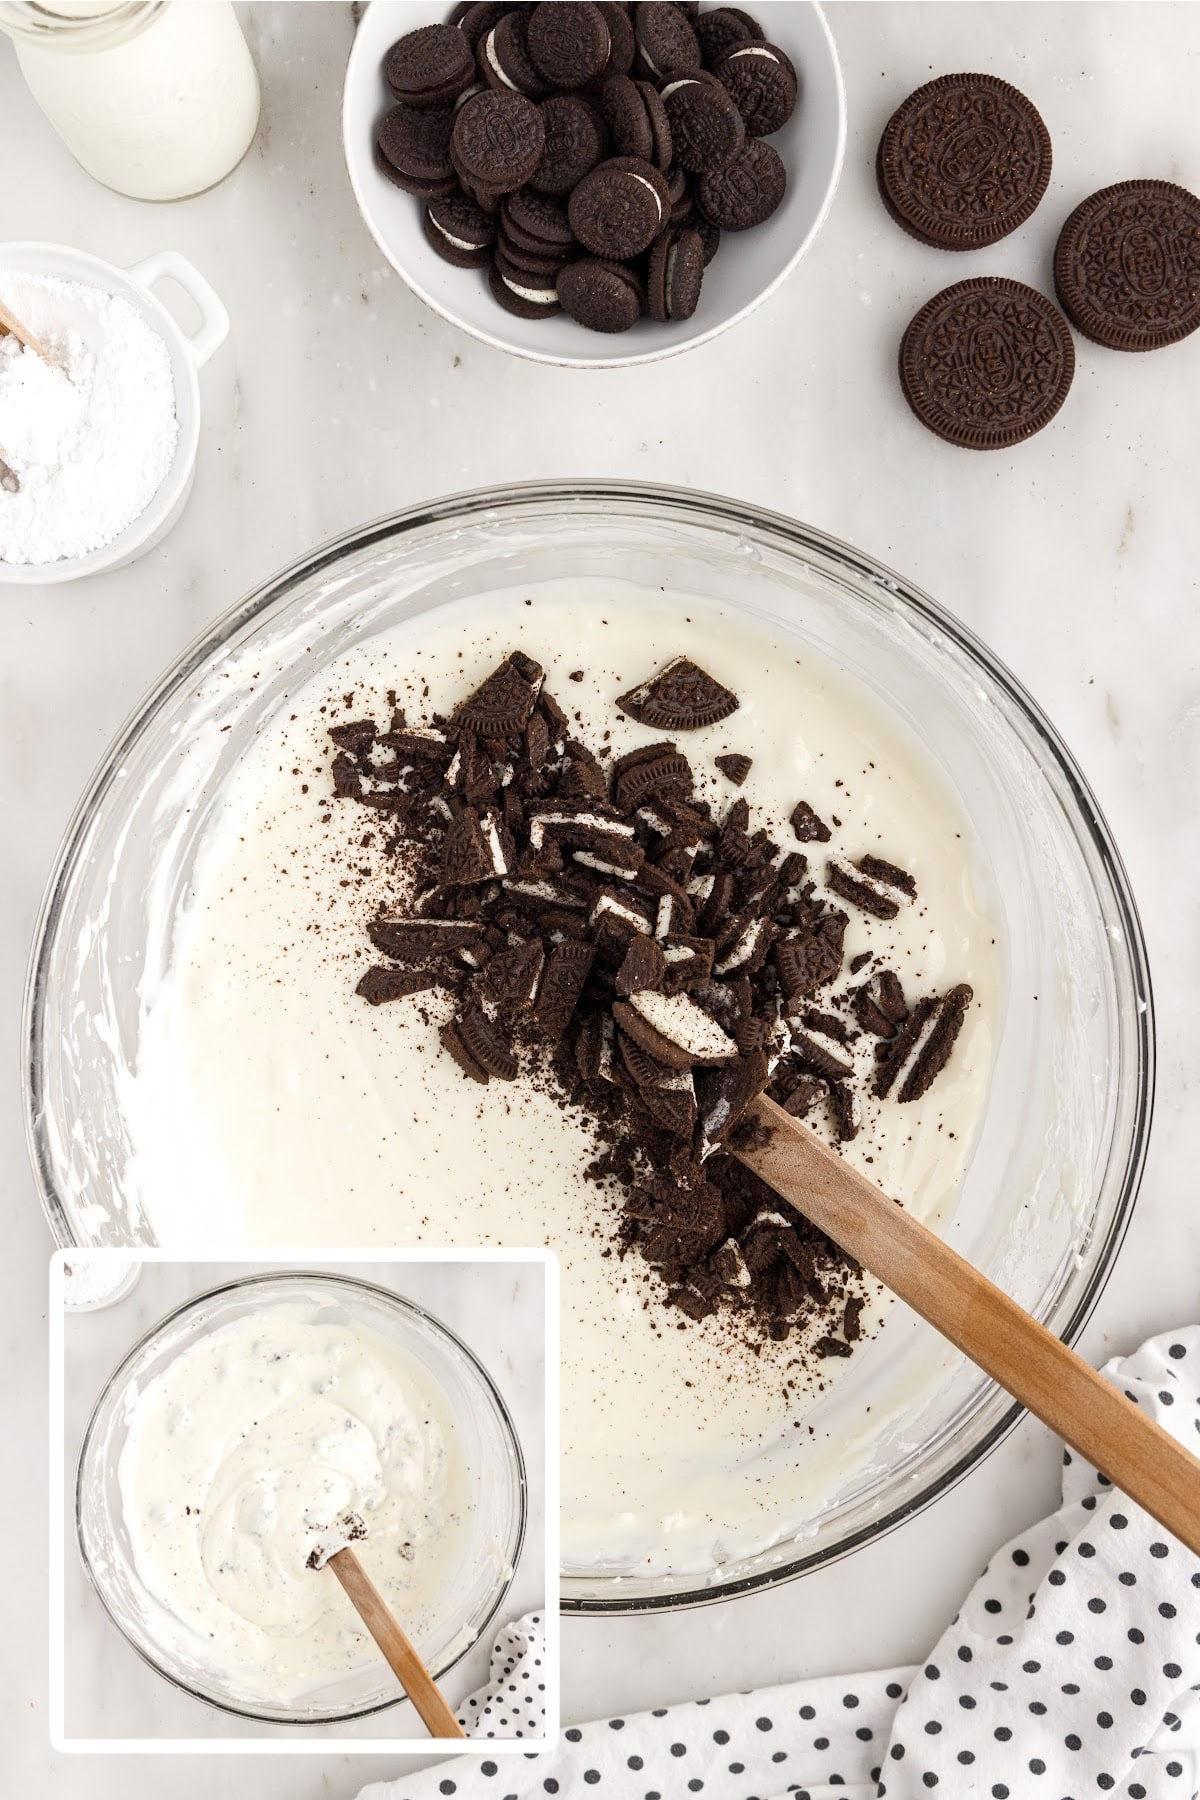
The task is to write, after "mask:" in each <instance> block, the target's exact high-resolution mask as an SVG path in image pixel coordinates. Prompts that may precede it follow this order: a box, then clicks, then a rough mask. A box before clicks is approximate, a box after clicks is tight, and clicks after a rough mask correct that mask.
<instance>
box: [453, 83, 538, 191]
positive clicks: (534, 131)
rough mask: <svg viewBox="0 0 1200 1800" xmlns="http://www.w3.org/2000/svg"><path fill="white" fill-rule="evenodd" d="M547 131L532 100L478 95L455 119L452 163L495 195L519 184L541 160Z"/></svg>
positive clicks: (515, 95) (519, 95)
mask: <svg viewBox="0 0 1200 1800" xmlns="http://www.w3.org/2000/svg"><path fill="white" fill-rule="evenodd" d="M545 148H546V131H545V127H544V126H543V124H542V115H541V113H540V112H539V111H538V109H537V107H536V106H535V105H534V104H533V102H532V100H527V99H525V98H524V96H523V95H521V94H501V93H486V94H477V95H476V96H475V98H474V99H473V100H468V102H467V104H466V105H465V106H464V107H463V108H462V109H461V111H460V112H459V113H458V115H457V117H456V118H455V121H454V131H453V135H452V137H451V152H452V155H453V158H454V166H455V168H456V169H457V170H458V172H459V174H460V175H462V176H464V177H465V178H466V179H467V180H468V181H470V182H472V183H473V184H475V185H476V186H477V187H479V188H483V189H485V190H487V191H489V192H491V193H493V194H506V193H512V192H513V191H514V190H515V189H516V188H519V187H523V186H524V184H525V183H526V182H527V181H528V180H529V177H530V176H531V175H532V174H533V172H534V170H535V169H536V168H537V166H538V164H539V162H540V161H541V159H542V155H543V153H544V151H545Z"/></svg>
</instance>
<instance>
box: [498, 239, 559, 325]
mask: <svg viewBox="0 0 1200 1800" xmlns="http://www.w3.org/2000/svg"><path fill="white" fill-rule="evenodd" d="M488 286H489V287H490V289H491V290H492V299H493V300H495V301H497V302H498V303H499V304H500V305H501V306H502V307H503V308H504V310H505V312H510V313H513V314H514V315H515V317H517V318H518V319H550V318H553V316H554V314H555V313H557V312H561V311H562V307H561V306H560V304H559V299H558V292H557V289H556V287H555V278H554V276H553V275H531V274H529V273H527V272H526V271H525V270H522V269H517V268H514V267H513V265H512V264H509V265H508V266H507V268H506V267H505V266H504V264H503V262H502V259H501V258H500V256H499V255H497V256H496V257H494V258H493V260H492V266H491V268H490V269H489V270H488Z"/></svg>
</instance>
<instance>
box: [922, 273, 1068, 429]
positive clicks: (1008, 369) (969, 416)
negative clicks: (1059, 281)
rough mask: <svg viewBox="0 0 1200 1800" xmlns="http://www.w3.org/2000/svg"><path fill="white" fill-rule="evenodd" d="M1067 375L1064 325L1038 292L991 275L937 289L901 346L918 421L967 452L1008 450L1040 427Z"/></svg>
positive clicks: (1057, 402)
mask: <svg viewBox="0 0 1200 1800" xmlns="http://www.w3.org/2000/svg"><path fill="white" fill-rule="evenodd" d="M1074 373H1075V346H1074V344H1073V342H1072V340H1071V330H1070V327H1069V326H1068V324H1067V321H1066V320H1065V319H1064V318H1063V316H1062V314H1061V313H1060V312H1059V310H1058V308H1057V307H1056V306H1055V305H1054V304H1053V302H1052V301H1050V300H1047V299H1046V297H1045V295H1044V294H1039V293H1038V292H1037V291H1036V289H1034V288H1031V287H1026V286H1025V285H1024V283H1023V282H1020V281H1009V280H1007V279H1005V278H1004V277H1002V276H998V275H982V276H978V277H976V278H975V279H974V280H972V281H959V282H956V283H955V284H954V285H953V286H952V287H948V288H944V289H943V291H942V292H941V293H940V294H935V295H934V297H933V299H932V300H930V301H929V302H928V303H927V304H926V305H925V306H923V307H922V308H921V310H920V312H919V313H918V314H917V315H916V317H915V318H914V319H913V321H912V323H911V324H910V325H909V327H908V330H907V331H906V332H905V333H904V337H903V340H902V342H901V345H900V385H901V387H902V388H903V389H904V397H905V399H906V400H907V401H908V404H909V405H910V406H911V407H912V410H913V411H914V413H916V415H917V417H918V419H920V421H921V423H922V425H925V426H927V427H928V428H929V430H930V431H932V432H935V433H936V434H937V436H938V437H941V438H945V440H946V442H947V443H949V444H957V445H959V446H960V447H961V448H962V449H965V450H1006V449H1009V448H1011V446H1012V445H1014V444H1020V443H1023V442H1024V440H1025V439H1026V438H1029V437H1032V436H1033V434H1034V433H1035V432H1037V431H1040V430H1041V429H1042V427H1043V425H1048V424H1049V423H1050V420H1051V419H1052V418H1053V417H1054V415H1055V413H1056V412H1057V411H1058V409H1059V407H1060V406H1061V405H1062V403H1063V401H1064V400H1065V399H1066V397H1067V394H1068V392H1069V390H1070V386H1071V380H1072V377H1073V375H1074Z"/></svg>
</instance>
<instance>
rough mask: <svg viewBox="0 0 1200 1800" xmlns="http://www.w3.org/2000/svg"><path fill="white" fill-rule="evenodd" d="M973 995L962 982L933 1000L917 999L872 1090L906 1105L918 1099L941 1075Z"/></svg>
mask: <svg viewBox="0 0 1200 1800" xmlns="http://www.w3.org/2000/svg"><path fill="white" fill-rule="evenodd" d="M973 998H974V995H973V994H972V992H971V989H970V988H969V987H968V986H967V984H966V983H965V982H961V983H960V984H959V985H958V986H957V987H953V988H951V989H950V990H949V991H948V992H947V993H945V994H941V995H939V996H938V997H937V998H936V999H925V1000H919V1001H918V1002H917V1004H916V1006H914V1007H913V1010H912V1012H911V1013H910V1014H909V1015H908V1019H907V1022H906V1023H905V1025H904V1027H903V1029H902V1030H901V1031H900V1032H898V1033H897V1035H896V1036H895V1037H894V1038H893V1039H892V1040H891V1042H890V1043H889V1044H888V1046H887V1051H886V1054H885V1055H884V1057H883V1058H882V1059H881V1061H880V1064H879V1069H878V1072H877V1074H876V1077H875V1093H876V1095H877V1096H878V1097H879V1098H881V1099H882V1098H884V1097H886V1096H887V1095H889V1094H891V1093H892V1092H893V1091H894V1093H895V1098H896V1099H897V1100H898V1101H900V1102H901V1104H906V1103H907V1102H909V1101H911V1100H919V1099H920V1098H921V1096H922V1094H925V1093H927V1092H928V1090H929V1087H930V1085H931V1084H932V1082H933V1081H934V1080H935V1079H936V1077H937V1076H938V1075H940V1074H941V1072H942V1070H943V1069H944V1068H945V1066H946V1064H947V1062H948V1061H949V1059H950V1052H951V1051H952V1050H953V1048H954V1045H955V1042H956V1041H957V1038H958V1034H959V1032H960V1031H961V1030H962V1026H963V1020H964V1018H965V1017H966V1013H967V1008H968V1007H969V1006H970V1004H971V1001H972V999H973Z"/></svg>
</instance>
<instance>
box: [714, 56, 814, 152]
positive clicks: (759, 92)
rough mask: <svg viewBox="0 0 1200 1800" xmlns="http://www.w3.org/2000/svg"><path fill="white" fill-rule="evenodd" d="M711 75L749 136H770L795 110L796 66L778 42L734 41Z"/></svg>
mask: <svg viewBox="0 0 1200 1800" xmlns="http://www.w3.org/2000/svg"><path fill="white" fill-rule="evenodd" d="M713 74H714V75H715V76H716V77H717V79H718V81H720V82H721V83H722V85H723V86H724V87H725V88H726V90H727V91H728V93H729V96H730V98H731V99H732V101H733V103H734V105H735V106H736V107H737V109H738V112H739V113H740V114H741V117H742V120H743V123H744V124H745V127H746V135H747V136H748V137H757V138H763V137H770V135H771V133H772V132H773V131H779V130H780V129H781V128H782V127H783V126H784V125H786V124H787V122H788V120H789V119H790V118H791V116H792V114H793V113H794V112H795V110H796V95H797V93H798V92H799V82H798V81H797V79H796V66H795V64H794V63H793V62H792V59H791V57H790V56H789V55H788V54H787V52H786V51H784V50H781V49H780V48H779V45H778V44H735V45H734V46H733V48H732V49H731V50H728V51H727V52H726V54H725V55H724V56H723V57H722V58H721V60H720V61H719V62H718V63H716V64H715V66H714V68H713Z"/></svg>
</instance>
